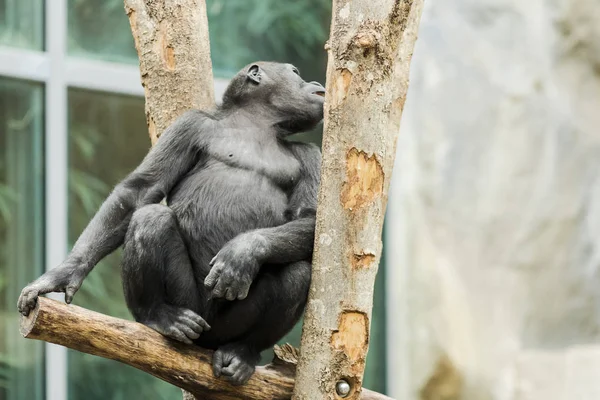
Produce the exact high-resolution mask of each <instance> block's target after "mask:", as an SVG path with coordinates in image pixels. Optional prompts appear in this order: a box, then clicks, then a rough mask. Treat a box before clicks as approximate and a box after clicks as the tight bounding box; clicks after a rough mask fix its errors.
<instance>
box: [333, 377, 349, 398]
mask: <svg viewBox="0 0 600 400" xmlns="http://www.w3.org/2000/svg"><path fill="white" fill-rule="evenodd" d="M335 391H336V392H337V394H338V396H340V397H346V396H348V394H349V393H350V384H349V383H348V382H347V381H345V380H343V379H341V380H339V381H338V382H337V383H336V384H335Z"/></svg>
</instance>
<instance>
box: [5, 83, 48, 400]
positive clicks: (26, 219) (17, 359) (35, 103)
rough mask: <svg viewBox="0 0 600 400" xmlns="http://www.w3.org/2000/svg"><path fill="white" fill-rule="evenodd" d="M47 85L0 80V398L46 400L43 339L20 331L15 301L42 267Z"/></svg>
mask: <svg viewBox="0 0 600 400" xmlns="http://www.w3.org/2000/svg"><path fill="white" fill-rule="evenodd" d="M42 93H43V90H42V87H41V86H39V85H34V84H29V83H25V82H20V81H11V80H7V79H0V399H2V400H22V399H33V400H35V399H42V397H43V394H44V391H43V388H44V386H43V383H44V380H43V377H44V375H43V373H44V362H43V361H44V353H43V349H44V347H43V344H42V342H38V341H33V340H26V339H23V338H22V337H21V335H20V334H19V329H18V326H19V315H18V313H17V309H16V301H17V297H18V296H19V293H20V292H21V289H22V288H23V287H24V286H25V285H26V284H27V283H29V282H31V281H32V280H34V279H35V278H37V277H38V276H39V275H41V274H42V270H43V261H44V260H43V242H42V241H43V221H44V215H43V207H44V204H43V198H44V197H43V196H44V192H43V187H44V186H43V183H44V182H43V171H44V170H43V168H44V157H43V148H42V145H43V141H42V139H43V137H42V135H43V132H42V123H43V122H42V97H43V96H42Z"/></svg>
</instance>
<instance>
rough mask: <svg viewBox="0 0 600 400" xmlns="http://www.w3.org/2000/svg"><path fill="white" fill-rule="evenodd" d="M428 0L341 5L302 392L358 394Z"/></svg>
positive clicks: (333, 46) (315, 396) (333, 43)
mask: <svg viewBox="0 0 600 400" xmlns="http://www.w3.org/2000/svg"><path fill="white" fill-rule="evenodd" d="M422 6H423V2H422V0H395V1H394V0H361V1H353V2H348V1H342V0H334V2H333V20H332V25H331V37H330V40H329V44H328V51H329V63H328V67H327V86H326V93H327V95H326V99H325V127H324V135H323V165H322V172H321V174H322V175H321V187H320V191H319V206H318V212H317V227H316V235H315V238H316V239H315V252H314V258H313V277H312V283H311V289H310V294H309V300H308V305H307V309H306V313H305V318H304V329H303V333H302V345H301V357H300V362H299V364H298V372H297V377H296V386H295V389H294V398H295V399H302V400H319V399H336V398H339V396H338V395H336V384H337V383H338V382H340V381H345V382H347V383H348V384H349V385H350V392H349V393H348V394H347V395H346V396H345V398H347V399H358V398H360V392H361V388H362V379H363V372H364V367H365V361H366V356H367V350H368V344H369V328H370V322H371V309H372V303H373V286H374V283H375V275H376V273H377V267H378V263H379V259H380V255H381V233H382V227H383V219H384V214H385V208H386V203H387V193H388V187H389V183H390V175H391V172H392V167H393V164H394V157H395V154H396V151H395V150H396V140H397V137H398V132H399V126H400V118H401V115H402V109H403V106H404V101H405V99H406V92H407V89H408V77H409V67H410V60H411V56H412V52H413V48H414V44H415V40H416V38H417V29H418V24H419V19H420V15H421V10H422Z"/></svg>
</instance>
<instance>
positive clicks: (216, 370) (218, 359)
mask: <svg viewBox="0 0 600 400" xmlns="http://www.w3.org/2000/svg"><path fill="white" fill-rule="evenodd" d="M221 368H223V352H222V351H220V350H217V351H215V354H214V355H213V374H215V376H216V377H217V378H218V377H220V376H221Z"/></svg>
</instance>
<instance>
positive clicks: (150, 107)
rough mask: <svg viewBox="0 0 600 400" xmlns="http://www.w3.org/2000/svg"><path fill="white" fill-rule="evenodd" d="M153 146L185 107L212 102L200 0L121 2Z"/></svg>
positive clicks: (203, 8) (205, 22)
mask: <svg viewBox="0 0 600 400" xmlns="http://www.w3.org/2000/svg"><path fill="white" fill-rule="evenodd" d="M125 11H126V12H127V16H128V17H129V23H130V24H131V31H132V33H133V38H134V41H135V47H136V49H137V52H138V56H139V59H140V73H141V77H142V85H143V86H144V90H145V97H146V120H147V122H148V130H149V132H150V139H151V140H152V144H154V143H155V142H156V140H157V139H158V137H159V136H160V134H161V133H162V132H163V131H164V130H165V128H167V127H168V126H169V125H170V124H171V122H173V120H174V119H175V118H177V117H178V116H179V115H180V114H182V113H183V112H185V111H186V110H189V109H190V108H198V109H206V108H210V107H213V106H214V102H215V99H214V93H213V75H212V65H211V61H210V42H209V37H208V20H207V17H206V4H205V2H204V0H185V1H176V2H175V1H167V0H153V1H150V0H125Z"/></svg>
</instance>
